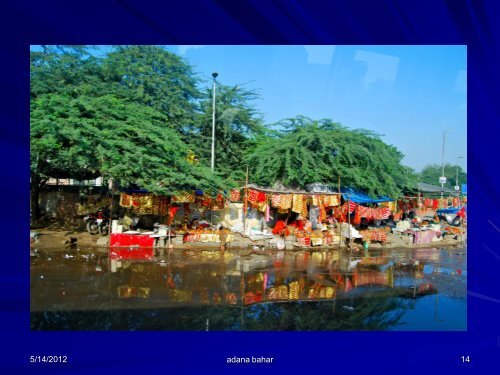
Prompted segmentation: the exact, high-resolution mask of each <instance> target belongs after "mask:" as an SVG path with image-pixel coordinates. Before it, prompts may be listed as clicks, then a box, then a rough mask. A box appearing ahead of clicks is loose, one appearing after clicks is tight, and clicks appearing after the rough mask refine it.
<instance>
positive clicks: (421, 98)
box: [100, 45, 467, 183]
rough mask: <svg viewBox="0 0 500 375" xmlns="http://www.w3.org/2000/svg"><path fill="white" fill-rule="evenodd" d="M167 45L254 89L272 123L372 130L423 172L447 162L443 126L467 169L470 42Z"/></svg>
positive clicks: (448, 144) (205, 70) (451, 151)
mask: <svg viewBox="0 0 500 375" xmlns="http://www.w3.org/2000/svg"><path fill="white" fill-rule="evenodd" d="M165 48H166V49H167V50H169V51H170V52H173V53H176V54H179V55H181V56H182V57H183V58H184V59H186V61H187V62H188V63H189V64H191V65H192V66H193V70H194V71H195V72H196V73H197V74H198V76H199V77H200V78H202V79H204V80H205V84H206V85H211V82H212V76H211V74H212V72H217V73H218V74H219V76H218V78H217V80H218V82H220V83H222V84H224V85H230V86H233V85H238V86H242V87H244V88H246V89H256V90H257V91H258V92H259V94H260V99H259V100H257V101H256V102H255V103H254V104H255V106H256V108H257V110H258V111H259V112H261V114H262V116H263V118H264V121H265V122H266V123H267V124H271V123H274V122H276V121H279V120H281V119H284V118H290V117H294V116H297V115H303V116H306V117H310V118H312V119H322V118H330V119H332V120H333V121H336V122H340V123H342V124H343V125H344V126H347V127H348V128H351V129H359V128H362V129H368V130H372V131H374V132H376V133H378V134H381V135H383V136H382V140H383V141H384V142H386V143H388V144H392V145H394V146H395V147H397V148H398V149H399V150H400V151H401V152H402V153H403V154H404V155H405V156H404V159H403V164H405V165H408V166H410V167H412V168H414V169H416V170H417V171H420V170H421V169H422V168H423V167H424V166H425V165H427V164H439V165H440V164H441V161H442V156H441V155H442V147H443V132H445V133H446V140H445V162H447V163H451V164H453V165H456V164H457V163H458V165H459V166H461V167H462V168H463V169H464V170H467V47H466V46H344V45H337V46H333V45H331V46H323V45H322V46H317V45H314V46H202V45H191V46H165ZM106 50H108V48H107V47H101V48H100V52H101V53H102V52H105V51H106ZM460 157H461V158H460ZM436 183H437V182H436Z"/></svg>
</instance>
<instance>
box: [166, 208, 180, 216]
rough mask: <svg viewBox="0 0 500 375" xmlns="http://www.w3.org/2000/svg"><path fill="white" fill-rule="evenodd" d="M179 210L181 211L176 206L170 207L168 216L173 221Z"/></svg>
mask: <svg viewBox="0 0 500 375" xmlns="http://www.w3.org/2000/svg"><path fill="white" fill-rule="evenodd" d="M178 210H179V207H176V206H172V207H170V208H169V209H168V216H170V217H171V218H172V219H173V218H174V216H175V214H176V213H177V211H178Z"/></svg>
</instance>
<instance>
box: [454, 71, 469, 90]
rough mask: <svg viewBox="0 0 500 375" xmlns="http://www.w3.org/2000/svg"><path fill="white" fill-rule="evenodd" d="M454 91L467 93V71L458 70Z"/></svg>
mask: <svg viewBox="0 0 500 375" xmlns="http://www.w3.org/2000/svg"><path fill="white" fill-rule="evenodd" d="M455 90H457V91H460V92H464V93H467V70H460V71H459V72H458V75H457V79H456V80H455Z"/></svg>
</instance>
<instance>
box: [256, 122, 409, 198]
mask: <svg viewBox="0 0 500 375" xmlns="http://www.w3.org/2000/svg"><path fill="white" fill-rule="evenodd" d="M276 125H277V126H278V127H279V128H281V129H282V130H281V131H275V132H273V133H269V134H267V136H264V137H260V138H259V142H258V145H257V147H255V149H254V150H253V152H251V153H250V154H249V155H248V157H247V162H248V164H249V166H250V170H251V178H250V180H251V181H252V182H256V183H258V184H261V185H265V186H273V185H276V184H282V185H285V186H287V187H293V188H304V187H305V185H307V184H309V183H314V182H320V183H325V184H330V185H333V186H336V184H337V178H338V177H339V176H340V177H341V180H342V185H343V186H350V187H354V188H357V189H360V190H362V191H365V192H367V193H368V194H371V195H389V196H397V195H399V194H400V193H401V190H402V189H403V188H405V187H406V186H409V185H410V184H411V183H412V182H414V175H413V172H412V170H411V169H410V168H408V167H405V166H403V165H401V159H402V158H403V155H402V154H401V152H399V151H398V150H397V149H396V148H395V147H393V146H390V145H387V144H385V143H384V142H383V141H382V140H381V139H380V136H379V135H377V134H374V133H372V132H370V131H366V130H349V129H347V128H345V127H344V126H342V125H340V124H338V123H334V122H332V121H330V120H320V121H313V120H311V119H308V118H306V117H302V116H299V117H296V118H293V119H287V120H284V121H281V122H279V123H278V124H276Z"/></svg>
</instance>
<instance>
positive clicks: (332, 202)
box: [323, 195, 340, 207]
mask: <svg viewBox="0 0 500 375" xmlns="http://www.w3.org/2000/svg"><path fill="white" fill-rule="evenodd" d="M323 204H324V206H325V207H335V206H338V205H339V204H340V200H339V196H338V195H325V196H324V197H323Z"/></svg>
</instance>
